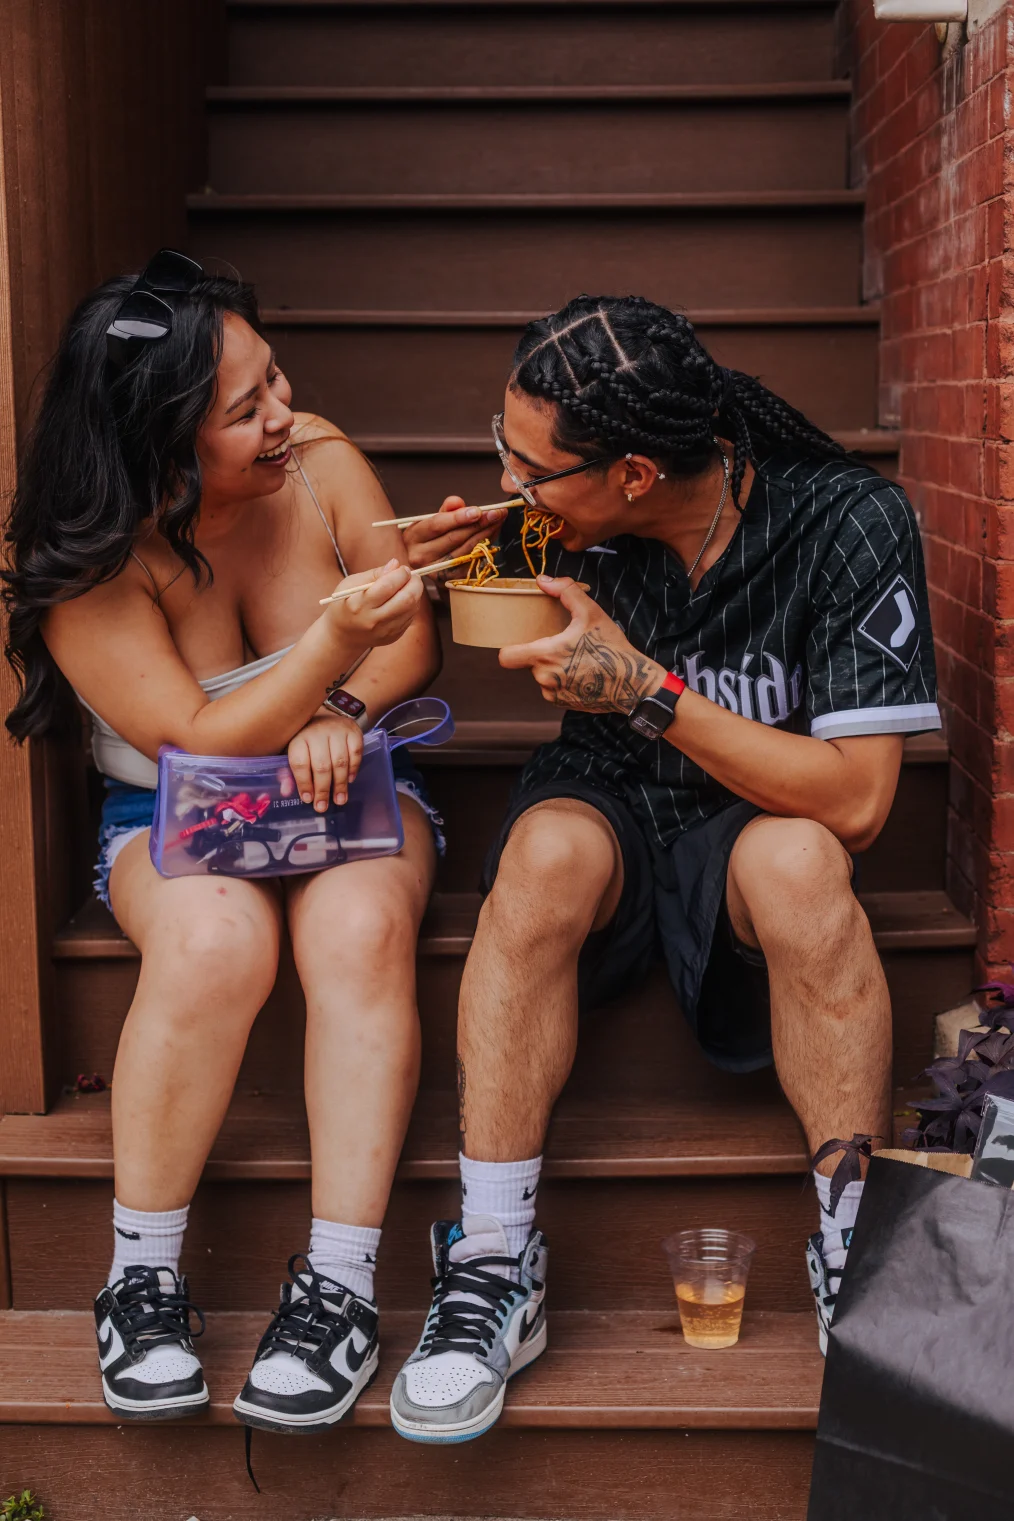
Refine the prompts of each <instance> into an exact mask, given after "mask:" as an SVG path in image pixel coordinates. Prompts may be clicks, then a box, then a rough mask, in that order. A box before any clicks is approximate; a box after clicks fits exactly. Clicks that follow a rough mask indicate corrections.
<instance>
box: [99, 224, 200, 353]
mask: <svg viewBox="0 0 1014 1521" xmlns="http://www.w3.org/2000/svg"><path fill="white" fill-rule="evenodd" d="M203 279H204V270H203V269H202V268H201V266H200V265H199V264H198V263H196V262H195V260H193V259H188V258H187V256H186V254H181V253H177V252H176V250H175V249H174V248H160V249H159V251H158V253H157V254H156V255H155V257H154V258H153V259H149V260H148V263H147V264H146V265H145V267H144V269H143V270H142V271H141V273H140V275H139V276H138V277H137V279H136V280H135V281H134V284H133V286H132V287H131V289H130V290H129V291H128V292H127V294H126V296H124V298H123V300H122V301H121V302H120V305H119V308H118V310H117V313H116V316H115V317H114V318H113V320H112V322H111V323H110V324H109V326H108V327H107V328H106V357H107V359H109V361H110V362H111V363H112V364H114V365H115V366H116V368H117V369H123V368H124V366H125V365H128V364H129V363H130V361H131V360H132V359H134V358H135V357H136V356H137V354H139V353H140V352H141V350H142V349H143V348H144V346H145V344H147V343H158V342H159V341H160V340H161V339H162V338H168V336H169V334H170V333H171V332H172V330H173V317H174V315H175V313H174V308H173V306H172V304H171V300H164V299H163V297H166V296H168V297H170V298H171V297H173V296H181V295H185V294H186V293H187V292H188V291H192V290H193V288H194V286H195V285H197V283H198V282H199V281H200V280H203ZM156 292H158V293H159V294H156Z"/></svg>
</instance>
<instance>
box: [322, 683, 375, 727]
mask: <svg viewBox="0 0 1014 1521" xmlns="http://www.w3.org/2000/svg"><path fill="white" fill-rule="evenodd" d="M324 707H325V708H329V709H330V710H331V712H332V713H337V714H338V716H339V718H351V720H352V722H353V723H354V724H357V723H359V721H360V719H361V718H362V716H363V714H364V713H365V712H366V704H365V702H363V701H362V699H361V698H359V697H353V695H352V693H351V692H346V690H345V688H344V687H340V686H339V685H338V683H337V682H335V683H334V685H333V686H330V687H328V689H327V691H326V692H325V693H324Z"/></svg>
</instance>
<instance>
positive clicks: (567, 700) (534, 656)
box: [500, 576, 666, 713]
mask: <svg viewBox="0 0 1014 1521" xmlns="http://www.w3.org/2000/svg"><path fill="white" fill-rule="evenodd" d="M539 585H540V586H541V587H542V590H543V591H544V592H548V593H549V595H550V596H551V597H558V598H559V600H560V601H561V602H562V603H563V605H564V607H565V608H566V609H567V611H568V613H570V624H569V625H568V627H567V628H565V629H564V631H563V633H562V634H553V635H552V636H551V637H550V638H548V639H533V640H532V641H531V643H530V644H509V645H506V646H505V648H504V649H502V650H501V651H500V664H501V665H502V666H505V667H506V668H507V670H511V671H513V670H522V669H524V668H525V667H526V666H527V667H528V668H529V670H530V671H531V673H532V675H533V676H534V677H535V680H536V681H537V682H538V684H539V686H540V687H541V688H542V695H543V697H544V698H545V699H546V701H547V702H552V703H555V704H556V705H557V706H558V707H561V708H577V709H579V710H581V711H583V712H585V713H631V712H632V711H633V710H634V708H636V706H637V704H638V703H639V702H641V700H642V699H643V698H645V697H650V696H651V694H652V693H653V692H657V691H658V689H659V687H660V686H661V685H662V682H663V681H664V680H665V675H666V673H665V668H664V667H663V666H660V665H659V664H658V662H657V661H655V660H651V659H649V658H648V656H647V655H642V654H641V652H640V650H635V649H634V646H633V645H632V644H631V643H630V641H629V640H628V638H627V636H626V634H624V632H623V630H622V629H621V628H620V627H619V626H618V625H617V624H615V623H614V622H613V620H612V619H611V618H607V617H606V615H605V613H604V612H603V611H602V609H601V608H600V607H599V605H598V603H597V602H593V601H592V599H591V597H589V596H588V595H587V593H586V592H584V591H582V590H581V588H580V587H579V586H578V585H577V583H576V582H575V581H573V580H572V579H571V578H570V577H569V576H563V577H559V578H557V577H554V576H540V577H539Z"/></svg>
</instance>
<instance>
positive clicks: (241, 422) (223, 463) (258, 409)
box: [197, 312, 293, 502]
mask: <svg viewBox="0 0 1014 1521" xmlns="http://www.w3.org/2000/svg"><path fill="white" fill-rule="evenodd" d="M291 400H292V388H291V387H290V385H289V382H288V381H287V380H286V378H285V376H284V375H283V374H282V372H281V370H280V369H279V368H278V366H277V364H276V363H275V356H274V353H273V351H272V350H271V349H270V348H269V346H268V345H267V344H266V343H265V342H264V339H263V338H260V337H258V335H257V334H256V333H255V332H254V330H253V328H252V327H251V326H250V325H249V323H247V322H244V321H243V318H242V317H237V316H236V315H235V314H234V313H233V312H226V314H225V320H224V327H223V341H222V357H221V360H220V361H219V365H218V375H217V381H216V394H215V401H214V405H213V406H212V408H211V411H210V412H209V413H208V416H207V417H206V418H205V420H204V422H203V423H202V424H201V429H200V432H199V433H198V436H197V454H198V458H199V459H200V461H201V473H202V478H203V485H204V489H205V491H210V492H211V493H212V494H213V495H214V497H215V499H216V500H218V501H236V502H238V501H247V500H252V499H253V498H255V497H259V496H269V495H270V494H271V493H272V492H274V491H278V490H280V488H281V487H282V486H283V485H284V483H285V467H286V465H287V464H288V462H289V459H290V458H291V453H292V451H291V450H290V448H289V445H288V439H289V433H290V431H291V428H292V420H293V419H292V412H291V410H290V408H289V402H290V401H291Z"/></svg>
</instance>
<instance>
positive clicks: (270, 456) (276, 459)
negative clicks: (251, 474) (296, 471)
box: [254, 438, 292, 465]
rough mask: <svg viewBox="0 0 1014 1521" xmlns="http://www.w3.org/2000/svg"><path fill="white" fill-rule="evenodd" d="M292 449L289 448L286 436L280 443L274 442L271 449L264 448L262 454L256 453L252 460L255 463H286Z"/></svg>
mask: <svg viewBox="0 0 1014 1521" xmlns="http://www.w3.org/2000/svg"><path fill="white" fill-rule="evenodd" d="M291 453H292V451H291V449H290V448H289V440H288V438H286V439H285V440H284V441H283V442H282V443H280V444H276V445H275V447H274V448H273V449H265V450H264V452H263V454H258V455H257V457H256V458H255V460H254V464H255V465H287V464H288V462H289V457H290V455H291Z"/></svg>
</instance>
